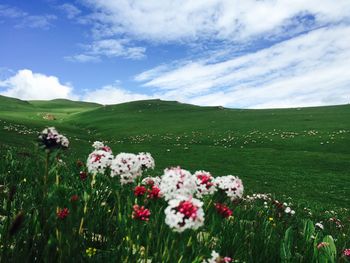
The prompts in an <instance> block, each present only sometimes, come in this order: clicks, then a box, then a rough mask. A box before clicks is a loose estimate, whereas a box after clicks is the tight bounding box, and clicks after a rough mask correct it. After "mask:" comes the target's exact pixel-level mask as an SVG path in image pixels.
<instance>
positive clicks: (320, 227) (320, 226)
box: [315, 223, 324, 230]
mask: <svg viewBox="0 0 350 263" xmlns="http://www.w3.org/2000/svg"><path fill="white" fill-rule="evenodd" d="M315 227H318V228H319V229H322V230H323V229H324V226H323V224H322V223H316V224H315Z"/></svg>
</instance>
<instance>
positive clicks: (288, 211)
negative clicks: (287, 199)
mask: <svg viewBox="0 0 350 263" xmlns="http://www.w3.org/2000/svg"><path fill="white" fill-rule="evenodd" d="M291 211H292V209H291V208H290V207H289V206H288V207H287V208H286V209H285V210H284V212H285V213H286V214H289V213H290V212H291Z"/></svg>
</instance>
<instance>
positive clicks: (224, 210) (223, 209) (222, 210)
mask: <svg viewBox="0 0 350 263" xmlns="http://www.w3.org/2000/svg"><path fill="white" fill-rule="evenodd" d="M214 206H215V209H216V211H217V212H218V213H219V214H220V215H222V216H223V217H225V218H228V217H230V216H232V210H231V209H230V208H228V207H227V206H226V205H224V204H220V203H215V204H214Z"/></svg>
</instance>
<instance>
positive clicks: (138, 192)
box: [134, 185, 147, 196]
mask: <svg viewBox="0 0 350 263" xmlns="http://www.w3.org/2000/svg"><path fill="white" fill-rule="evenodd" d="M146 190H147V189H146V187H144V186H139V185H138V186H136V187H135V189H134V194H135V196H141V195H144V194H145V193H146Z"/></svg>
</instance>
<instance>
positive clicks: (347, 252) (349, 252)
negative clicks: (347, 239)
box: [343, 248, 350, 259]
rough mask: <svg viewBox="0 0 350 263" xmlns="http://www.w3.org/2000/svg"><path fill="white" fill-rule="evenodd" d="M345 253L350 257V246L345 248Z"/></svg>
mask: <svg viewBox="0 0 350 263" xmlns="http://www.w3.org/2000/svg"><path fill="white" fill-rule="evenodd" d="M343 254H344V256H346V257H347V258H349V259H350V248H347V249H344V251H343Z"/></svg>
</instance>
